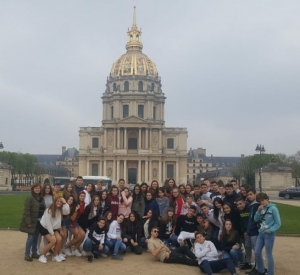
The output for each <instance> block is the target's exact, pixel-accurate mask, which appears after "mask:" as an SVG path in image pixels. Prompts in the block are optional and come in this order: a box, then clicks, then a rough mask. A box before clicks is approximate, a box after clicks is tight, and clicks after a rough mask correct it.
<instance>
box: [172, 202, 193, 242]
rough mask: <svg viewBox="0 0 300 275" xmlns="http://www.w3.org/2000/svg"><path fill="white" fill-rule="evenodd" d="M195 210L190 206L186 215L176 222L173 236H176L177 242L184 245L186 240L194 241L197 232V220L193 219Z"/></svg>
mask: <svg viewBox="0 0 300 275" xmlns="http://www.w3.org/2000/svg"><path fill="white" fill-rule="evenodd" d="M196 211H197V208H196V206H194V205H191V207H190V208H189V211H188V213H187V214H186V215H180V216H179V217H178V219H177V222H176V227H175V235H176V236H178V239H177V242H178V243H179V244H180V245H183V244H184V240H186V239H194V238H195V232H196V231H197V219H196V217H195V214H196Z"/></svg>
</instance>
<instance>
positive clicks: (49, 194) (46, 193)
mask: <svg viewBox="0 0 300 275" xmlns="http://www.w3.org/2000/svg"><path fill="white" fill-rule="evenodd" d="M41 195H42V197H43V198H44V200H45V205H46V208H48V207H49V206H50V205H51V204H52V203H53V191H52V187H51V185H50V184H49V183H45V184H44V185H43V188H42V192H41Z"/></svg>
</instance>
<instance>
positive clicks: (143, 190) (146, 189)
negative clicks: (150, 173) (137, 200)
mask: <svg viewBox="0 0 300 275" xmlns="http://www.w3.org/2000/svg"><path fill="white" fill-rule="evenodd" d="M148 188H149V186H148V184H147V183H146V182H143V183H142V184H141V192H142V194H143V195H144V198H145V197H146V193H147V191H148Z"/></svg>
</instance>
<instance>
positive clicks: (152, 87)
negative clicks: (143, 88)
mask: <svg viewBox="0 0 300 275" xmlns="http://www.w3.org/2000/svg"><path fill="white" fill-rule="evenodd" d="M151 91H152V92H153V91H154V83H152V84H151Z"/></svg>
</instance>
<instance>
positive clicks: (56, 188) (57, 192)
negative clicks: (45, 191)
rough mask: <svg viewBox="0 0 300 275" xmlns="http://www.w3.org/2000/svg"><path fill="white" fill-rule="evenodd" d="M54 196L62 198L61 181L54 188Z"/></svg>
mask: <svg viewBox="0 0 300 275" xmlns="http://www.w3.org/2000/svg"><path fill="white" fill-rule="evenodd" d="M53 197H54V198H61V197H62V192H60V183H55V184H54V188H53Z"/></svg>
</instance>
